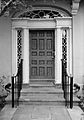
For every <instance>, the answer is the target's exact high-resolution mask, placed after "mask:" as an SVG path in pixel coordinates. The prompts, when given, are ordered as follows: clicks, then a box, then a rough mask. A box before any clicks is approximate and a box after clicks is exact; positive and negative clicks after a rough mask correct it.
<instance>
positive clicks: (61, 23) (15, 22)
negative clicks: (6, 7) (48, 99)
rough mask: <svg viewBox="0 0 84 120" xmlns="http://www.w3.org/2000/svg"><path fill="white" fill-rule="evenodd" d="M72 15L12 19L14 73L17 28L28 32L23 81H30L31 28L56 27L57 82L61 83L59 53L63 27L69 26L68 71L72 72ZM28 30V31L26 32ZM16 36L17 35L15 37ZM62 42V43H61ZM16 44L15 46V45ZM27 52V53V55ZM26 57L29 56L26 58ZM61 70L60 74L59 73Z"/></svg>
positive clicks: (24, 45)
mask: <svg viewBox="0 0 84 120" xmlns="http://www.w3.org/2000/svg"><path fill="white" fill-rule="evenodd" d="M71 22H72V18H71V17H64V18H54V19H28V18H14V19H12V74H15V73H16V71H17V55H16V54H17V50H16V46H17V45H16V44H17V42H16V41H17V28H21V29H23V31H24V32H23V34H25V35H26V34H27V35H26V38H25V35H23V49H24V50H23V55H22V57H23V83H29V72H28V71H27V70H29V68H28V67H27V66H29V62H28V61H29V52H28V51H27V50H29V30H34V29H40V30H41V29H45V30H46V29H49V30H50V29H54V30H55V58H56V57H57V58H58V59H57V60H56V59H55V66H56V65H58V67H55V82H56V83H61V59H62V56H61V54H60V55H59V54H58V53H59V49H60V46H61V44H60V43H61V39H62V36H61V34H62V29H63V28H67V29H68V31H69V32H68V33H69V34H70V35H69V38H68V41H69V44H70V45H68V46H69V48H68V53H69V59H68V61H67V62H68V64H69V67H68V73H69V74H72V49H71V48H72V34H71V31H72V28H71ZM25 32H26V33H25ZM15 36H16V37H15ZM59 42H60V43H59ZM14 46H15V47H14ZM60 52H61V53H62V50H61V49H60ZM26 54H27V55H26ZM26 57H27V58H28V59H27V60H28V61H27V60H26ZM59 72H60V75H59Z"/></svg>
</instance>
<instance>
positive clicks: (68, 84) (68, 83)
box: [61, 59, 73, 108]
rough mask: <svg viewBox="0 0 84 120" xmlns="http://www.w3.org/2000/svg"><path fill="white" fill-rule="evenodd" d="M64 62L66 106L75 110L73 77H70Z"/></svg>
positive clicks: (63, 85) (63, 84) (63, 81)
mask: <svg viewBox="0 0 84 120" xmlns="http://www.w3.org/2000/svg"><path fill="white" fill-rule="evenodd" d="M61 62H62V89H63V91H64V98H65V106H67V107H69V106H70V108H73V76H71V75H70V76H69V75H68V73H67V69H66V67H65V64H64V61H63V59H62V60H61Z"/></svg>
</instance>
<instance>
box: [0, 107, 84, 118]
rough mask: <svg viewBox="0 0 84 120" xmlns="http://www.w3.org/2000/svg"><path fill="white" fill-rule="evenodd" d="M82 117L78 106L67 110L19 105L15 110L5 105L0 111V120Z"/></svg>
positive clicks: (63, 108)
mask: <svg viewBox="0 0 84 120" xmlns="http://www.w3.org/2000/svg"><path fill="white" fill-rule="evenodd" d="M83 115H84V113H83V111H82V110H81V109H80V108H79V107H78V106H75V107H74V108H73V109H67V108H65V107H57V106H51V105H50V106H49V105H48V106H44V105H20V106H19V107H17V108H11V105H6V106H5V107H4V108H3V109H2V110H1V111H0V120H84V119H83V117H84V116H83Z"/></svg>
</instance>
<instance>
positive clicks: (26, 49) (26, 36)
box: [23, 29, 29, 83]
mask: <svg viewBox="0 0 84 120" xmlns="http://www.w3.org/2000/svg"><path fill="white" fill-rule="evenodd" d="M23 58H24V59H23V83H29V29H24V57H23Z"/></svg>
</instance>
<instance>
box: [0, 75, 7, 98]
mask: <svg viewBox="0 0 84 120" xmlns="http://www.w3.org/2000/svg"><path fill="white" fill-rule="evenodd" d="M7 79H8V77H6V76H4V75H3V76H1V77H0V97H6V96H7V91H6V90H5V85H6V84H7V81H8V80H7Z"/></svg>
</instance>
